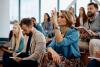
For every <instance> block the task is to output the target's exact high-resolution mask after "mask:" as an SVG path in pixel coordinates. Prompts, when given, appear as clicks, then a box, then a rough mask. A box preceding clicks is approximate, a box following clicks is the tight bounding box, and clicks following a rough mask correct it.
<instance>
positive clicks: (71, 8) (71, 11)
mask: <svg viewBox="0 0 100 67" xmlns="http://www.w3.org/2000/svg"><path fill="white" fill-rule="evenodd" d="M69 12H70V13H71V14H72V16H73V19H74V23H73V24H72V26H75V23H76V18H77V16H76V14H75V9H74V8H73V7H70V8H69Z"/></svg>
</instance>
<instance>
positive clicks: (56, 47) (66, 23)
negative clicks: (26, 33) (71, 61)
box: [47, 11, 80, 63]
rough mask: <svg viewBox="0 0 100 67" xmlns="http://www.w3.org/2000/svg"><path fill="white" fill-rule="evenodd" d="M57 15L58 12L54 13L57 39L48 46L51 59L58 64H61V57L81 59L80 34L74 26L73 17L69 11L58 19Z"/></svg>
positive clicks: (60, 14)
mask: <svg viewBox="0 0 100 67" xmlns="http://www.w3.org/2000/svg"><path fill="white" fill-rule="evenodd" d="M56 13H57V12H56V11H53V12H52V15H53V16H52V17H53V19H54V22H53V24H54V34H55V38H54V39H53V41H52V42H51V43H50V44H49V45H48V48H47V50H48V52H49V53H51V57H52V58H53V61H54V62H56V63H60V62H61V58H60V55H61V56H63V57H65V58H70V57H75V58H79V57H80V52H79V48H78V40H79V32H78V31H77V29H76V28H74V27H73V26H72V24H73V23H74V22H75V21H74V20H73V16H72V15H71V14H70V12H68V11H67V12H65V13H59V17H58V18H57V14H56Z"/></svg>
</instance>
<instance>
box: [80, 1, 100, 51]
mask: <svg viewBox="0 0 100 67" xmlns="http://www.w3.org/2000/svg"><path fill="white" fill-rule="evenodd" d="M97 12H98V5H97V4H95V3H89V4H88V12H87V16H88V26H89V31H90V32H91V36H90V37H89V36H86V35H85V34H84V35H83V36H86V37H88V38H89V40H91V39H93V38H100V13H97ZM85 39H87V38H85ZM88 42H89V41H88ZM88 42H87V41H83V40H80V41H79V47H80V48H82V49H88V47H89V45H88Z"/></svg>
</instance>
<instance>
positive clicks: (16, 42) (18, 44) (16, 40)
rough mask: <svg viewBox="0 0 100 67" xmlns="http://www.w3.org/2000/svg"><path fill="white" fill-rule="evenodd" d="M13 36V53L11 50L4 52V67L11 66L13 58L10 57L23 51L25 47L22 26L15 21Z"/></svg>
mask: <svg viewBox="0 0 100 67" xmlns="http://www.w3.org/2000/svg"><path fill="white" fill-rule="evenodd" d="M12 32H13V33H12V35H11V36H12V37H11V40H10V42H11V47H9V48H10V49H12V51H13V52H12V53H10V52H6V51H5V52H4V55H3V66H4V67H11V66H10V65H13V64H10V62H12V59H10V57H16V56H17V55H18V54H19V53H21V52H22V51H23V48H24V37H23V35H22V30H21V28H20V25H19V24H18V23H14V25H13V30H12Z"/></svg>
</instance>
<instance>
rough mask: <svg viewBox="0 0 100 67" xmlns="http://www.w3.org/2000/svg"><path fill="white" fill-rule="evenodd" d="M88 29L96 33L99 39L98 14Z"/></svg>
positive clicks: (99, 25)
mask: <svg viewBox="0 0 100 67" xmlns="http://www.w3.org/2000/svg"><path fill="white" fill-rule="evenodd" d="M89 29H90V30H92V31H93V32H96V33H97V36H99V38H100V13H98V14H97V15H96V17H95V18H94V19H93V21H92V22H91V23H89Z"/></svg>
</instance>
